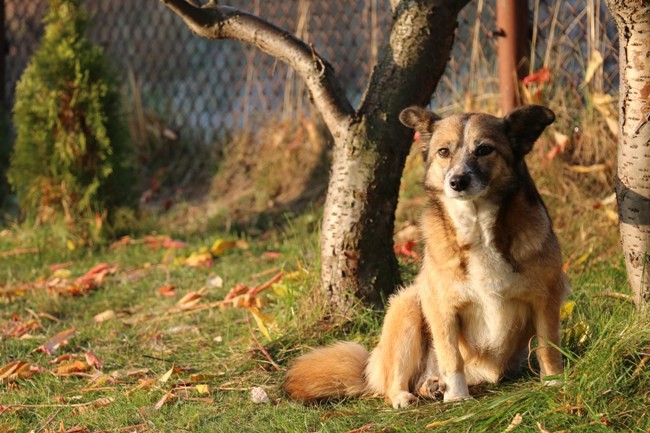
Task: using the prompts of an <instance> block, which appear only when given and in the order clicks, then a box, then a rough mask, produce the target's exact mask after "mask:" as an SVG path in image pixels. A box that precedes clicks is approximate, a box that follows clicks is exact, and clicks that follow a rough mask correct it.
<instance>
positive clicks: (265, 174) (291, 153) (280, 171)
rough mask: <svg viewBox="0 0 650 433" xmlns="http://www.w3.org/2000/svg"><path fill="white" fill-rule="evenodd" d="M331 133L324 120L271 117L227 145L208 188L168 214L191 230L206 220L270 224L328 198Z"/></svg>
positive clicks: (221, 224) (243, 224)
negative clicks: (323, 122)
mask: <svg viewBox="0 0 650 433" xmlns="http://www.w3.org/2000/svg"><path fill="white" fill-rule="evenodd" d="M329 143H330V137H329V134H328V133H327V132H326V130H325V128H324V127H323V126H322V124H321V123H320V122H319V121H318V120H314V119H308V118H301V119H299V120H295V121H289V120H284V121H268V122H267V123H266V124H264V125H262V126H260V127H258V128H257V129H256V130H254V131H242V132H240V133H238V134H236V135H234V137H233V138H232V139H231V140H230V141H229V142H228V143H227V144H226V145H225V147H224V150H223V157H222V159H221V161H220V162H219V166H220V168H219V170H218V172H217V174H216V175H215V176H214V178H213V179H212V182H211V185H209V191H208V192H207V194H206V195H205V196H204V197H202V198H201V199H199V200H195V201H192V202H189V203H185V204H184V205H182V206H179V207H177V208H176V209H173V210H172V211H171V212H170V213H169V214H168V215H166V216H164V217H163V225H173V226H176V227H179V226H183V227H184V230H185V231H189V232H191V231H195V230H201V229H202V228H203V229H205V227H206V221H208V220H211V221H213V222H214V224H215V225H217V226H219V227H222V228H225V229H226V230H230V229H233V228H235V229H237V228H253V229H254V228H255V227H256V226H261V227H264V226H267V225H269V224H273V223H274V222H277V221H278V220H281V219H282V218H284V216H283V215H284V214H287V213H288V214H296V213H298V212H300V211H302V210H304V209H306V208H307V207H308V206H311V205H315V204H318V203H321V202H322V199H323V198H324V196H325V191H326V189H327V179H328V173H329V161H330V155H329V151H330V144H329Z"/></svg>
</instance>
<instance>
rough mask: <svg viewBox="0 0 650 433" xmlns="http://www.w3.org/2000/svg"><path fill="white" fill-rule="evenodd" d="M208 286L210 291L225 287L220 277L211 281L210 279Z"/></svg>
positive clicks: (212, 278)
mask: <svg viewBox="0 0 650 433" xmlns="http://www.w3.org/2000/svg"><path fill="white" fill-rule="evenodd" d="M206 285H207V286H208V288H210V289H221V288H222V287H223V278H221V277H220V276H218V275H216V276H214V277H211V278H210V279H208V282H207V284H206Z"/></svg>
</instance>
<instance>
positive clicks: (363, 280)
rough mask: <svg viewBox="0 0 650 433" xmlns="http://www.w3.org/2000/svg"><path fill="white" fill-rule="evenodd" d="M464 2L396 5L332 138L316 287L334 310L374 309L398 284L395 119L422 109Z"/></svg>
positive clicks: (404, 139) (399, 136)
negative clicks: (356, 96) (345, 125)
mask: <svg viewBox="0 0 650 433" xmlns="http://www.w3.org/2000/svg"><path fill="white" fill-rule="evenodd" d="M466 3H467V0H465V1H428V2H424V1H421V2H408V3H407V2H401V3H399V4H398V5H397V7H396V9H395V21H394V24H393V28H392V30H391V34H390V40H389V43H388V44H387V45H386V46H384V47H383V48H382V50H381V52H380V56H379V62H378V65H377V67H376V68H375V70H374V72H373V74H372V77H371V81H370V84H369V86H368V88H367V90H366V94H365V97H364V100H363V101H362V103H361V107H360V108H359V109H358V110H357V112H356V116H355V118H354V119H353V120H352V122H351V124H350V128H349V129H348V132H347V134H346V135H345V136H344V137H340V138H339V139H335V149H334V155H333V164H332V172H331V177H330V183H329V187H328V190H327V191H328V192H327V200H326V203H325V210H324V215H323V234H322V240H321V263H322V274H321V283H322V287H323V289H324V290H325V291H326V292H327V295H328V297H329V299H330V300H331V302H332V303H333V304H334V306H336V307H337V308H338V309H339V310H344V309H346V308H347V307H349V306H350V305H351V303H352V302H353V301H354V300H355V298H360V299H362V300H363V301H365V303H366V304H367V305H380V304H381V302H382V301H383V300H384V299H385V297H386V296H387V295H388V294H390V293H391V292H392V291H393V290H394V289H395V287H396V286H397V285H398V284H399V283H400V276H399V271H398V268H397V260H396V259H395V254H394V252H393V230H394V220H395V209H396V207H397V198H398V194H399V185H400V179H401V176H402V171H403V169H404V163H405V161H406V157H407V156H408V153H409V150H410V145H411V142H412V131H409V130H407V129H406V128H404V127H403V126H402V125H401V124H400V123H399V120H398V116H399V113H400V111H401V110H402V109H404V108H406V107H407V106H409V105H413V104H417V105H427V104H428V103H429V101H430V100H431V95H432V94H433V90H434V89H435V86H436V84H437V82H438V80H439V79H440V77H441V76H442V73H443V72H444V68H445V65H446V64H447V60H448V59H449V55H450V52H451V47H452V44H453V37H454V30H455V28H456V16H457V14H458V12H459V11H460V9H462V7H463V6H464V5H465V4H466Z"/></svg>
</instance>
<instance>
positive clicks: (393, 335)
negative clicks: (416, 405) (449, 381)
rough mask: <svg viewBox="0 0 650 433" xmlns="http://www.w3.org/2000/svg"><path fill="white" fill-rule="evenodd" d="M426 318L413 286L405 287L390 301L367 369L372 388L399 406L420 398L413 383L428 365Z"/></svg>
mask: <svg viewBox="0 0 650 433" xmlns="http://www.w3.org/2000/svg"><path fill="white" fill-rule="evenodd" d="M423 323H424V322H423V319H422V312H421V310H420V301H419V299H418V297H417V294H416V292H415V290H414V289H413V286H411V287H407V288H405V289H402V290H401V291H399V292H398V293H397V294H395V295H394V296H393V297H392V298H391V300H390V303H389V306H388V310H387V312H386V318H385V319H384V325H383V328H382V332H381V338H380V340H379V344H378V345H377V347H376V348H375V349H374V350H373V352H372V354H371V355H370V360H369V361H368V366H367V368H366V377H367V379H368V384H369V386H370V388H371V389H373V390H374V391H375V392H378V393H380V394H384V395H385V397H386V400H387V401H388V402H389V403H390V404H391V405H392V406H393V407H394V408H395V409H399V408H404V407H407V406H409V405H410V404H411V402H413V401H414V400H416V397H415V395H413V394H412V393H411V391H410V386H411V385H414V382H415V380H417V378H418V377H419V375H420V372H421V371H422V369H423V367H424V349H425V346H426V344H425V342H424V340H423V332H422V326H423Z"/></svg>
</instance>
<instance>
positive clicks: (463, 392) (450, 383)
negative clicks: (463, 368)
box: [443, 373, 470, 403]
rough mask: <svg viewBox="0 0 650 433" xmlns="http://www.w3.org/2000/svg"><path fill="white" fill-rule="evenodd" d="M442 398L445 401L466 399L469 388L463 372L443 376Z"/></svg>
mask: <svg viewBox="0 0 650 433" xmlns="http://www.w3.org/2000/svg"><path fill="white" fill-rule="evenodd" d="M444 393H445V394H444V399H443V401H444V402H445V403H449V402H452V401H461V400H467V399H468V398H470V396H469V388H467V380H466V379H465V374H464V373H453V374H450V375H448V376H446V377H445V381H444Z"/></svg>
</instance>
